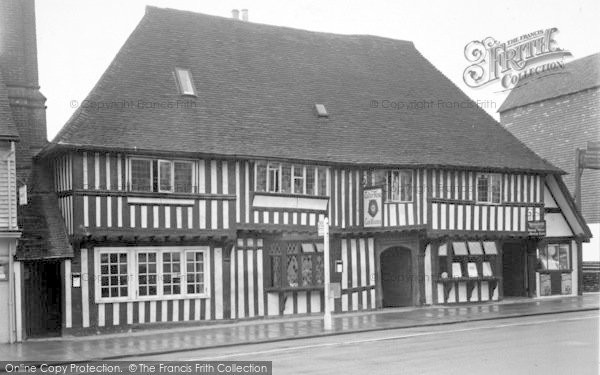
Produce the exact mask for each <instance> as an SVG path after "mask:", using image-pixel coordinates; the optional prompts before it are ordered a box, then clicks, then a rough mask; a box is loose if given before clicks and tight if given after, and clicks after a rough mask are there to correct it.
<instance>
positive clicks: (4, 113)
mask: <svg viewBox="0 0 600 375" xmlns="http://www.w3.org/2000/svg"><path fill="white" fill-rule="evenodd" d="M18 138H19V132H18V131H17V127H16V126H15V123H14V121H13V117H12V112H11V110H10V105H9V102H8V93H7V89H6V85H5V84H4V81H3V78H2V74H0V140H17V139H18Z"/></svg>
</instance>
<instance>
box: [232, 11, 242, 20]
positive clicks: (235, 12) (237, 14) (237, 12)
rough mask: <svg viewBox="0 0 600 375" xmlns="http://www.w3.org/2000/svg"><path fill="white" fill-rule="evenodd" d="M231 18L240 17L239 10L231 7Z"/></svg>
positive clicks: (237, 18)
mask: <svg viewBox="0 0 600 375" xmlns="http://www.w3.org/2000/svg"><path fill="white" fill-rule="evenodd" d="M231 18H233V19H234V20H239V19H240V11H239V10H237V9H232V10H231Z"/></svg>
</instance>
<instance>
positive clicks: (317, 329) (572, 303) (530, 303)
mask: <svg viewBox="0 0 600 375" xmlns="http://www.w3.org/2000/svg"><path fill="white" fill-rule="evenodd" d="M599 306H600V294H597V293H596V294H585V295H583V296H578V297H562V298H549V299H542V300H539V299H507V300H505V301H501V302H494V303H485V304H478V305H468V306H467V305H463V306H430V307H413V308H397V309H384V310H379V311H370V312H361V313H344V314H336V315H334V327H333V330H331V331H325V330H324V329H323V321H322V317H321V316H308V317H294V318H283V319H261V320H252V321H240V322H235V323H233V324H232V323H229V324H218V325H209V326H187V327H174V328H172V329H161V330H153V329H147V330H143V331H140V332H131V333H123V334H105V335H97V336H85V337H61V338H53V339H40V340H28V341H25V342H23V343H18V344H12V345H8V344H0V360H9V361H35V362H53V363H62V362H86V361H92V360H109V359H126V358H129V357H138V356H151V355H159V354H167V353H176V352H182V351H196V350H201V349H214V348H219V347H230V346H239V345H248V344H258V343H270V342H278V341H287V340H293V339H307V338H316V337H326V336H334V335H344V334H352V333H358V332H370V331H383V330H389V329H398V328H414V327H427V326H440V325H449V324H458V323H464V322H477V321H488V320H497V319H506V318H512V317H526V316H536V315H548V314H558V313H568V312H577V311H593V310H596V311H597V310H599Z"/></svg>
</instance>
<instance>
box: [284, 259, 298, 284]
mask: <svg viewBox="0 0 600 375" xmlns="http://www.w3.org/2000/svg"><path fill="white" fill-rule="evenodd" d="M298 268H299V267H298V257H297V256H296V255H288V256H287V283H288V285H289V286H291V287H297V286H298V271H299V270H298Z"/></svg>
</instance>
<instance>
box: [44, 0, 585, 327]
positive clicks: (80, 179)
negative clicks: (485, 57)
mask: <svg viewBox="0 0 600 375" xmlns="http://www.w3.org/2000/svg"><path fill="white" fill-rule="evenodd" d="M82 103H83V104H82V106H81V108H79V109H78V110H77V111H76V112H75V113H74V114H73V116H72V118H71V119H70V120H69V121H68V122H67V124H66V125H65V126H64V128H63V129H62V130H61V131H60V132H59V134H58V135H57V136H56V138H55V139H54V140H53V141H52V142H51V144H50V145H49V146H47V147H46V148H45V149H44V150H43V151H42V153H41V154H40V155H39V156H38V159H37V160H39V162H42V161H43V162H44V163H47V165H49V166H51V169H50V170H52V171H53V174H54V180H53V188H54V190H55V191H56V194H57V196H58V205H59V207H60V210H61V212H62V216H63V218H64V223H65V226H66V228H67V233H68V236H69V239H70V242H71V245H72V248H73V253H72V258H69V259H66V260H63V261H62V263H61V270H62V272H63V274H62V276H61V280H64V282H63V284H62V290H61V294H62V298H63V301H65V302H64V304H63V305H62V307H63V309H62V312H61V314H62V320H61V321H62V326H61V331H62V333H64V334H89V333H96V332H102V331H118V330H129V329H132V327H139V326H146V325H150V326H151V325H157V324H164V323H167V322H169V323H172V322H194V321H209V320H229V319H247V318H256V317H266V316H292V315H299V314H319V313H322V312H323V309H324V301H323V283H324V280H323V278H324V269H323V264H324V259H323V243H322V241H323V240H322V238H319V237H318V234H317V223H318V222H319V221H321V220H323V219H324V218H325V217H328V218H329V220H330V222H331V225H332V227H331V240H330V245H331V274H332V281H333V282H334V283H336V284H337V285H339V288H340V293H339V295H338V296H336V298H335V311H336V312H338V313H342V312H349V311H358V310H372V309H380V308H385V307H389V306H414V305H425V304H457V303H464V304H466V303H477V302H483V301H491V300H499V299H502V298H505V297H510V296H529V297H532V298H537V297H541V296H546V295H552V294H563V295H577V294H579V293H580V292H581V288H580V284H581V272H580V265H581V243H582V242H583V241H587V240H588V238H589V230H588V228H587V226H586V225H585V223H584V221H583V219H582V218H581V216H580V215H579V214H578V213H577V211H576V210H575V207H574V205H573V202H572V200H571V198H570V195H569V194H568V192H567V190H566V187H565V186H564V183H563V181H562V175H563V174H564V172H563V171H562V170H561V169H559V168H556V167H555V166H553V165H551V164H550V163H548V162H547V161H545V160H543V159H542V158H540V157H539V156H537V155H536V154H535V153H534V152H532V151H531V150H530V149H528V148H527V147H525V146H524V145H523V144H522V143H521V142H519V141H518V140H517V139H516V138H515V137H514V136H513V135H511V134H510V133H509V132H508V131H506V130H505V129H504V128H503V127H502V126H501V125H500V124H498V123H497V122H496V121H494V120H493V119H492V118H491V117H490V116H488V115H487V114H486V113H485V112H484V111H482V110H481V109H479V108H478V107H477V106H476V105H473V103H472V102H471V101H470V100H469V99H468V97H467V96H466V95H465V94H464V93H462V92H461V91H460V90H459V89H457V87H456V86H455V85H454V84H452V83H451V82H450V81H449V80H448V79H447V78H446V77H444V75H442V74H441V73H440V72H439V71H438V70H437V69H436V68H435V67H434V66H433V65H432V64H431V63H430V62H429V61H427V60H426V59H425V58H424V57H423V56H422V55H421V54H420V53H419V52H418V51H417V49H416V48H415V46H414V45H413V44H412V43H411V42H406V41H398V40H392V39H387V38H381V37H375V36H350V35H335V34H327V33H318V32H310V31H303V30H295V29H291V28H285V27H274V26H267V25H260V24H254V23H250V22H246V21H242V20H237V19H227V18H220V17H214V16H207V15H202V14H196V13H191V12H185V11H178V10H171V9H160V8H154V7H148V8H147V10H146V14H145V15H144V17H143V19H142V20H141V22H140V23H139V25H138V26H137V28H136V29H135V30H134V31H133V33H132V34H131V36H130V37H129V39H128V40H127V41H126V42H125V44H124V45H123V47H122V48H121V50H120V51H119V52H118V54H117V55H116V57H115V59H114V61H113V62H112V63H111V64H110V66H109V67H108V69H107V70H106V72H105V73H104V74H103V76H102V77H101V78H100V80H99V82H98V83H97V85H96V86H95V87H94V89H93V90H92V91H91V93H90V94H89V96H88V97H87V99H86V100H85V101H84V102H82ZM469 104H470V105H469ZM465 107H468V108H466V109H465ZM548 268H550V269H553V270H554V269H555V268H556V271H553V272H546V271H545V270H546V269H548ZM41 293H44V291H43V290H42V292H41Z"/></svg>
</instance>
